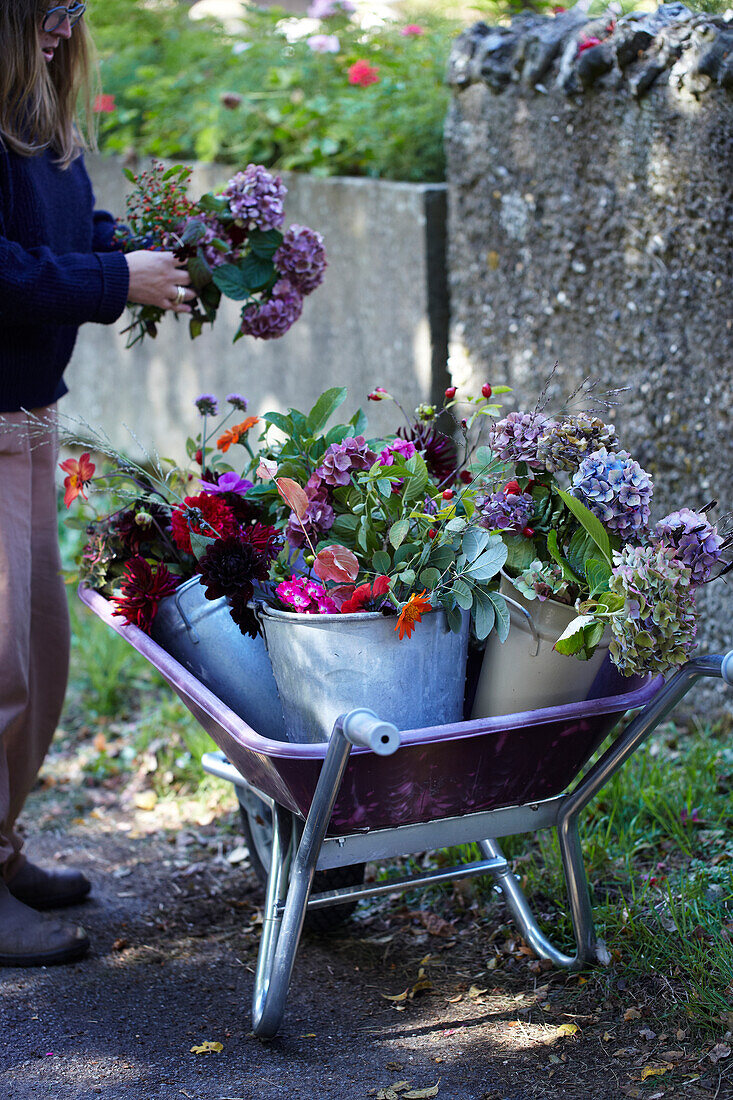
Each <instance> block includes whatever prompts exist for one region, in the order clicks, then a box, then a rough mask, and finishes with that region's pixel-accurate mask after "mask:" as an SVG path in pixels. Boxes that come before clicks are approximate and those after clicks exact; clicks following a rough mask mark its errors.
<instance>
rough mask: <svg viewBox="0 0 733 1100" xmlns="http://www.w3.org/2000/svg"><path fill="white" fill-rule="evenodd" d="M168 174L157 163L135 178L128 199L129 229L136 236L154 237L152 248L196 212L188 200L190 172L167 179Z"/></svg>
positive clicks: (162, 166) (182, 170)
mask: <svg viewBox="0 0 733 1100" xmlns="http://www.w3.org/2000/svg"><path fill="white" fill-rule="evenodd" d="M166 173H167V169H166V167H165V165H163V164H154V165H153V167H152V168H151V169H150V171H149V172H141V173H140V174H139V175H138V176H135V191H134V192H133V194H132V195H130V196H129V198H128V200H127V218H128V222H129V225H130V229H131V230H132V232H133V233H134V234H135V236H138V237H149V238H151V247H155V244H160V243H162V241H163V239H164V238H165V236H166V235H167V234H169V233H172V232H174V231H175V230H176V229H178V227H179V226H180V225H181V222H183V221H185V219H186V218H187V217H189V216H190V215H191V212H192V209H193V204H192V203H191V202H190V201H189V199H188V198H187V197H186V187H187V185H188V180H189V177H190V175H191V169H190V168H181V169H180V171H178V172H176V173H175V174H173V175H170V176H168V178H167V179H166V178H164V177H165V176H166ZM153 242H155V244H153Z"/></svg>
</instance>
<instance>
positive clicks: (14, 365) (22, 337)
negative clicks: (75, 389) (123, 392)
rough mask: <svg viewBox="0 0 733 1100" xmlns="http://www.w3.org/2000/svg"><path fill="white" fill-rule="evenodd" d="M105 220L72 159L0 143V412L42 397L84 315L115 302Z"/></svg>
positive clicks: (56, 384)
mask: <svg viewBox="0 0 733 1100" xmlns="http://www.w3.org/2000/svg"><path fill="white" fill-rule="evenodd" d="M113 231H114V220H113V218H112V216H111V214H108V213H107V212H106V211H103V210H101V211H95V210H94V196H93V194H92V187H91V183H90V182H89V177H88V175H87V172H86V169H85V167H84V162H83V159H82V158H81V157H78V158H77V159H76V160H75V161H74V162H73V163H72V164H71V165H70V167H68V168H67V169H65V170H64V169H62V168H60V167H59V166H58V164H56V163H55V159H54V154H53V153H51V152H50V151H46V152H44V153H41V154H39V155H38V156H33V157H23V156H19V155H18V154H16V153H14V152H12V151H11V150H9V149H7V148H5V147H4V146H3V144H2V143H1V142H0V413H3V412H17V411H18V409H21V408H24V409H35V408H40V407H41V406H44V405H50V404H51V403H52V402H53V401H56V400H57V398H59V397H61V396H62V395H63V394H64V393H66V386H65V385H64V381H63V373H64V370H65V368H66V365H67V363H68V362H69V359H70V358H71V352H72V350H73V347H74V343H75V341H76V333H77V329H78V327H79V325H81V324H83V323H84V322H85V321H99V322H101V323H102V324H111V323H112V322H114V321H116V320H117V318H118V317H119V316H120V314H121V313H122V311H123V309H124V308H125V303H126V301H127V292H128V289H129V281H130V280H129V272H128V267H127V261H126V260H125V258H124V256H123V255H122V253H121V252H114V251H110V249H111V247H112V233H113Z"/></svg>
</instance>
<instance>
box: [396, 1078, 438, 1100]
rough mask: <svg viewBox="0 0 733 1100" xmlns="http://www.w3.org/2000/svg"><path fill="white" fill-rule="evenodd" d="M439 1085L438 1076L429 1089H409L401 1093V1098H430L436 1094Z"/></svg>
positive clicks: (423, 1099) (404, 1099) (410, 1099)
mask: <svg viewBox="0 0 733 1100" xmlns="http://www.w3.org/2000/svg"><path fill="white" fill-rule="evenodd" d="M439 1087H440V1078H438V1080H437V1081H436V1083H435V1084H434V1085H433V1086H432V1088H429V1089H410V1091H409V1092H405V1093H403V1094H402V1100H430V1098H431V1097H433V1096H437V1095H438V1089H439Z"/></svg>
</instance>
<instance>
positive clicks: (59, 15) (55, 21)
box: [41, 4, 87, 34]
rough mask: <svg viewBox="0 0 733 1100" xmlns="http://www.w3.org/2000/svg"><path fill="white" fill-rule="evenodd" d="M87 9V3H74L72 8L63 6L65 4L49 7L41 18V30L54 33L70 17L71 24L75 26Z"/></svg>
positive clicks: (45, 32)
mask: <svg viewBox="0 0 733 1100" xmlns="http://www.w3.org/2000/svg"><path fill="white" fill-rule="evenodd" d="M86 10H87V6H86V4H72V5H71V7H70V8H66V7H63V5H62V6H60V7H56V8H49V10H48V11H47V12H46V14H45V15H44V17H43V19H42V20H41V30H42V31H43V32H44V34H53V33H54V32H55V31H57V30H58V29H59V27H60V26H61V24H62V23H63V21H64V20H65V19H68V20H69V26H70V27H73V26H74V24H75V23H78V22H79V20H80V19H81V17H82V15H83V14H84V12H85V11H86Z"/></svg>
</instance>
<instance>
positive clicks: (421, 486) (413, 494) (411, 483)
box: [402, 454, 429, 504]
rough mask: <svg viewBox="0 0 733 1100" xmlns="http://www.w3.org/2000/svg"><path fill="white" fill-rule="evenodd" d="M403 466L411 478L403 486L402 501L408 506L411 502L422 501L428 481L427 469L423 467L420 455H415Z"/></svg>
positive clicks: (423, 462) (423, 461) (423, 463)
mask: <svg viewBox="0 0 733 1100" xmlns="http://www.w3.org/2000/svg"><path fill="white" fill-rule="evenodd" d="M405 465H406V466H407V469H408V470H409V471H410V474H411V476H410V478H409V480H408V481H407V483H406V485H405V490H404V493H403V494H402V499H403V500H404V502H405V504H409V503H410V502H412V501H418V500H419V501H422V500H424V498H425V491H426V490H427V487H428V481H429V475H428V468H427V466H426V465H425V460H424V459H423V457H422V455H419V454H417V455H413V456H412V458H410V459H409V460H408V461H407V463H406V464H405Z"/></svg>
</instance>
